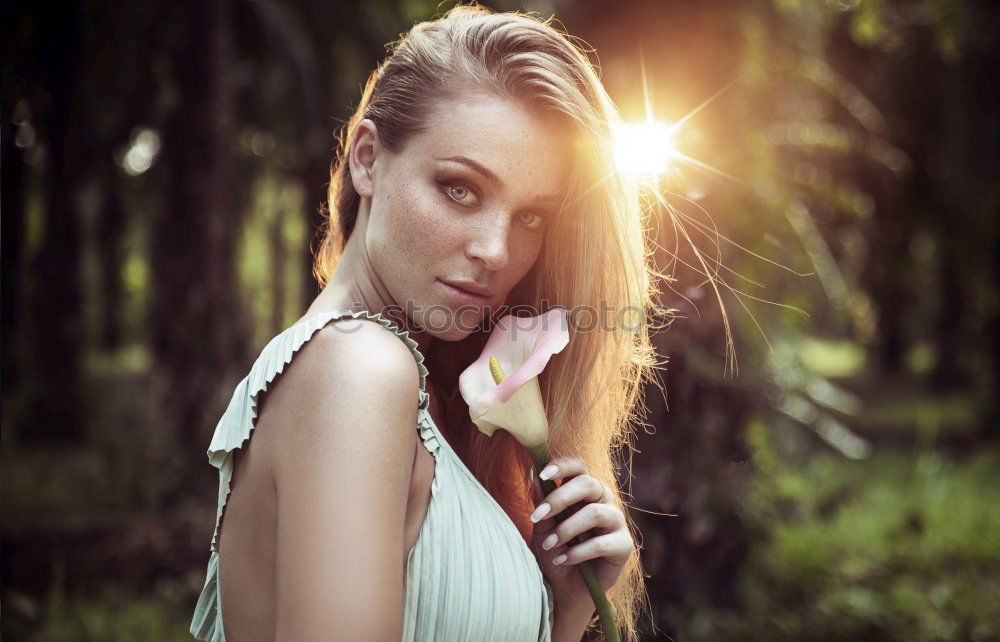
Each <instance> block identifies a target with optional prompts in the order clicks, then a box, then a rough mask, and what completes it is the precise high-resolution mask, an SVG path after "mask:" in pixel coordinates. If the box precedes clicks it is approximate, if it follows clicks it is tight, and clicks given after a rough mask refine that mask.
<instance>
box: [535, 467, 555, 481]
mask: <svg viewBox="0 0 1000 642" xmlns="http://www.w3.org/2000/svg"><path fill="white" fill-rule="evenodd" d="M557 472H559V469H558V468H556V467H555V465H554V464H549V465H548V466H546V467H545V468H543V469H542V472H540V473H538V478H539V479H548V478H549V477H551V476H552V475H555V474H556V473H557Z"/></svg>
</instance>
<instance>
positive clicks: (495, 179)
mask: <svg viewBox="0 0 1000 642" xmlns="http://www.w3.org/2000/svg"><path fill="white" fill-rule="evenodd" d="M438 160H444V161H453V162H456V163H461V164H463V165H465V166H467V167H469V168H471V169H473V170H474V171H476V172H478V173H479V174H482V176H483V178H485V179H486V180H488V181H489V182H490V184H491V185H493V186H494V187H503V181H501V180H500V177H499V176H497V175H496V174H494V173H493V172H491V171H490V170H488V169H486V167H484V166H483V165H482V164H480V163H477V162H476V161H474V160H472V159H471V158H468V157H466V156H448V157H447V158H439V159H438Z"/></svg>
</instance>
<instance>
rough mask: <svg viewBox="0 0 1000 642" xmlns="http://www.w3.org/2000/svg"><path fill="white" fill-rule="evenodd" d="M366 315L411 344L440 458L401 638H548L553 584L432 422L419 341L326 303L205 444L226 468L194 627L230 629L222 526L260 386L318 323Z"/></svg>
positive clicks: (424, 430) (412, 566) (266, 356)
mask: <svg viewBox="0 0 1000 642" xmlns="http://www.w3.org/2000/svg"><path fill="white" fill-rule="evenodd" d="M359 317H360V318H365V319H369V320H372V321H376V322H378V323H379V324H381V325H382V326H384V327H385V328H386V329H388V330H390V331H392V332H393V333H395V334H396V336H398V337H399V338H400V339H401V340H402V341H403V342H404V343H405V344H406V346H407V347H408V348H409V349H410V351H411V352H412V353H413V357H414V359H416V361H417V366H418V369H419V371H420V390H419V391H418V394H417V399H416V400H415V401H416V403H417V409H418V410H417V425H416V429H417V431H418V432H419V435H420V439H421V441H422V442H423V445H424V447H425V448H427V450H428V451H429V452H430V453H431V455H433V456H434V460H435V469H434V480H433V482H432V484H431V500H430V505H429V506H428V509H427V516H426V517H425V519H424V523H423V525H422V526H421V528H420V532H419V534H418V536H417V541H416V544H414V546H413V549H412V550H411V551H410V553H409V556H408V557H407V561H406V576H405V585H404V590H405V597H404V611H403V638H402V639H403V640H406V641H410V640H415V641H420V642H431V641H432V640H433V641H435V642H450V641H455V642H459V641H460V642H469V641H470V640H477V641H479V640H482V641H488V640H492V641H496V642H502V641H510V642H527V641H529V640H530V641H535V640H540V641H546V642H548V641H550V640H551V633H552V624H553V617H554V612H553V595H552V589H551V587H550V586H549V584H548V582H546V581H545V580H544V578H543V576H542V572H541V569H540V568H539V567H538V561H537V559H536V558H535V556H534V553H533V552H532V550H531V549H530V548H529V547H528V545H527V544H526V543H525V541H524V538H522V537H521V534H520V532H519V531H518V529H517V527H516V526H515V525H514V523H513V522H512V521H511V520H510V518H509V517H508V516H507V514H506V513H505V512H504V510H503V508H501V507H500V505H499V504H498V503H497V502H496V500H494V499H493V496H492V495H490V493H489V491H487V490H486V489H485V488H484V487H483V486H482V484H480V483H479V481H478V480H477V479H476V477H475V476H474V475H473V474H472V472H471V471H470V470H469V469H468V468H466V466H465V465H464V464H463V462H462V460H461V459H460V458H459V457H458V455H457V454H456V453H455V451H454V450H452V448H451V446H450V445H449V444H448V442H447V441H445V439H444V437H442V435H441V433H440V431H439V430H438V427H437V426H436V425H435V424H434V421H433V419H432V418H431V415H430V412H429V410H428V407H429V400H430V394H429V393H428V392H426V390H425V384H426V380H427V368H426V367H425V366H424V363H423V362H424V357H423V355H422V354H421V353H420V351H419V350H418V349H417V343H416V341H414V340H413V339H411V338H410V337H409V333H408V332H404V331H402V330H400V329H399V328H398V326H396V325H395V324H394V323H393V322H392V321H390V320H388V319H385V318H383V317H382V316H381V315H380V314H372V313H369V312H368V311H365V310H362V311H357V312H355V311H351V310H343V311H328V312H323V313H320V314H317V315H314V316H311V317H307V318H305V319H302V320H300V321H298V322H297V323H295V324H294V325H292V326H291V327H289V328H288V329H286V330H285V331H283V332H282V333H280V334H279V335H278V336H276V337H274V338H273V339H271V341H270V342H269V343H268V344H267V345H266V346H265V347H264V349H263V350H262V351H261V353H260V356H259V357H258V358H257V361H256V362H254V364H253V367H252V368H251V370H250V373H249V374H248V375H247V376H246V377H245V378H244V379H243V380H242V381H241V382H240V383H239V384H238V385H237V386H236V390H235V392H234V393H233V397H232V401H230V403H229V407H228V408H227V409H226V411H225V413H224V414H223V415H222V418H221V419H220V420H219V424H218V426H217V427H216V429H215V434H214V435H213V436H212V442H211V444H210V445H209V447H208V459H209V462H211V464H212V465H213V466H215V467H216V468H218V469H219V501H218V511H217V514H216V520H215V532H214V533H213V535H212V544H211V547H210V549H209V550H210V555H209V559H208V570H207V572H206V577H205V585H204V588H203V589H202V591H201V595H200V596H199V598H198V603H197V605H196V606H195V611H194V617H193V618H192V620H191V627H190V631H191V634H192V635H194V636H195V637H196V638H197V639H199V640H211V641H213V642H224V641H225V639H226V635H225V631H224V628H223V624H222V614H223V607H222V602H221V592H220V590H219V547H218V538H219V526H220V525H221V523H222V515H223V511H224V509H225V507H226V499H227V497H228V495H229V491H230V488H229V483H230V480H231V479H232V477H233V455H234V451H235V450H236V449H237V448H240V447H242V446H243V444H244V442H246V441H247V440H248V439H250V437H251V436H252V433H253V429H254V426H255V419H256V418H257V397H258V395H259V394H260V393H261V392H262V391H265V390H267V388H268V385H270V384H271V383H272V382H273V381H274V380H275V378H276V377H277V376H278V375H280V374H281V373H282V372H283V371H284V369H285V368H286V367H287V366H288V364H289V363H291V361H292V358H293V357H294V356H295V353H296V351H298V350H299V348H301V347H302V346H303V345H304V344H305V342H306V341H308V340H309V339H310V338H311V337H312V336H313V335H314V334H315V333H316V331H317V330H319V329H320V328H322V327H324V326H326V325H327V324H329V323H331V322H334V321H336V320H337V319H341V318H359ZM333 394H335V393H333ZM333 633H335V632H332V631H331V634H333Z"/></svg>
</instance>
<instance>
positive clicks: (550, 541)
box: [542, 533, 559, 550]
mask: <svg viewBox="0 0 1000 642" xmlns="http://www.w3.org/2000/svg"><path fill="white" fill-rule="evenodd" d="M557 541H559V536H558V535H556V534H555V533H552V534H551V535H549V536H548V537H546V538H545V541H544V542H542V548H544V549H545V550H549V549H550V548H552V547H553V546H555V545H556V542H557Z"/></svg>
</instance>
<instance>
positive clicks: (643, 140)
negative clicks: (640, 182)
mask: <svg viewBox="0 0 1000 642" xmlns="http://www.w3.org/2000/svg"><path fill="white" fill-rule="evenodd" d="M675 144H676V143H675V140H674V130H673V128H672V127H670V126H669V125H667V124H666V123H664V122H661V121H657V120H648V121H644V122H634V123H628V122H626V123H622V124H620V125H618V126H617V127H615V130H614V155H615V165H616V166H617V167H618V169H619V171H622V172H626V173H629V174H633V175H635V176H637V177H640V178H645V179H655V178H656V177H658V176H660V175H662V174H663V173H665V172H666V171H667V169H668V168H669V166H670V160H671V158H673V157H674V155H675V151H676V150H675Z"/></svg>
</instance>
